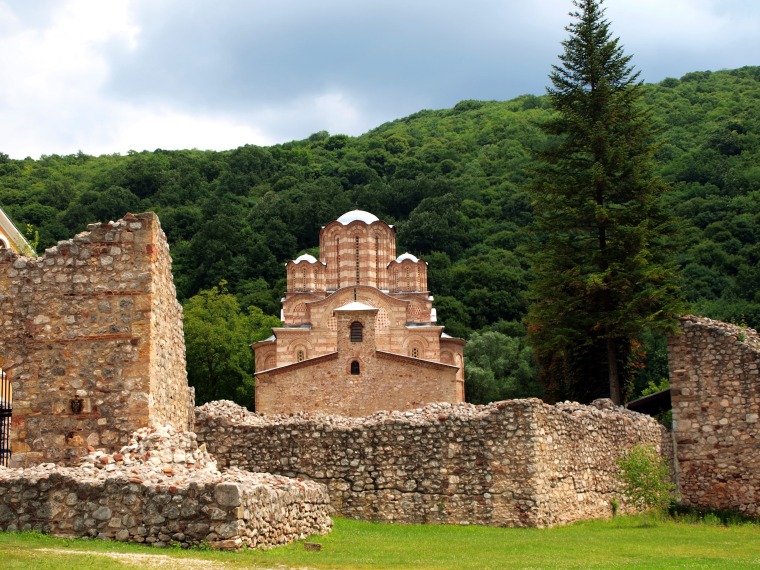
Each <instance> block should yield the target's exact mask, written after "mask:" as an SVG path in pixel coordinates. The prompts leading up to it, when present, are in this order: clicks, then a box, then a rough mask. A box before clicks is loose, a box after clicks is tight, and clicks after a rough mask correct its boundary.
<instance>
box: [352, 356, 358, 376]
mask: <svg viewBox="0 0 760 570" xmlns="http://www.w3.org/2000/svg"><path fill="white" fill-rule="evenodd" d="M359 372H360V368H359V361H358V360H354V361H352V362H351V374H353V375H354V376H357V375H358V374H359Z"/></svg>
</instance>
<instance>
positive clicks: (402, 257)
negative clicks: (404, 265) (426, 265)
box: [396, 252, 419, 263]
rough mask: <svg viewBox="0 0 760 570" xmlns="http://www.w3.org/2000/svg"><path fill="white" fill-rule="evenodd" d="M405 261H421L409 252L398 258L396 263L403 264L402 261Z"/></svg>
mask: <svg viewBox="0 0 760 570" xmlns="http://www.w3.org/2000/svg"><path fill="white" fill-rule="evenodd" d="M405 259H411V260H412V261H414V262H415V263H417V262H418V261H419V259H418V258H416V257H415V256H413V255H412V254H411V253H409V252H406V253H402V254H401V255H399V256H398V257H397V258H396V261H398V262H399V263H401V262H402V261H404V260H405Z"/></svg>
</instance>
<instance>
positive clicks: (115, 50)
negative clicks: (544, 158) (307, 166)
mask: <svg viewBox="0 0 760 570" xmlns="http://www.w3.org/2000/svg"><path fill="white" fill-rule="evenodd" d="M605 5H606V6H607V17H608V18H609V19H610V20H611V22H612V29H613V32H614V34H615V35H617V36H619V37H620V39H621V41H622V43H623V45H624V46H625V50H626V53H629V54H633V56H634V57H633V63H634V65H635V66H636V68H637V69H638V70H639V71H641V74H642V78H643V79H644V80H645V81H647V82H656V81H660V80H662V79H664V78H666V77H680V76H682V75H683V74H684V73H687V72H690V71H701V70H713V71H715V70H719V69H733V68H737V67H741V66H744V65H760V1H758V0H608V1H607V2H606V4H605ZM572 8H573V6H572V2H571V0H466V1H465V0H458V1H454V0H270V1H262V0H0V152H3V153H5V154H8V155H10V156H11V157H12V158H24V157H26V156H31V157H33V158H38V157H39V156H40V155H43V154H71V153H76V152H77V151H79V150H81V151H83V152H85V153H87V154H94V155H98V154H105V153H113V152H118V153H121V154H125V153H126V152H127V151H129V150H137V151H140V150H155V149H156V148H163V149H178V148H199V149H220V150H221V149H230V148H235V147H237V146H240V145H243V144H247V143H250V144H258V145H270V144H275V143H279V142H285V141H288V140H294V139H303V138H306V137H308V136H309V135H310V134H311V133H314V132H317V131H321V130H326V131H329V132H330V133H332V134H335V133H345V134H349V135H359V134H361V133H363V132H366V131H367V130H369V129H372V128H374V127H376V126H378V125H380V124H382V123H384V122H386V121H390V120H393V119H397V118H401V117H404V116H406V115H409V114H411V113H414V112H416V111H419V110H421V109H441V108H448V107H452V106H453V105H455V104H456V103H457V102H458V101H461V100H463V99H482V100H506V99H511V98H513V97H516V96H517V95H521V94H525V93H532V94H536V95H540V94H543V93H544V91H545V87H546V84H547V75H548V73H549V71H550V69H551V65H552V64H554V63H557V56H558V55H559V53H560V51H561V46H560V42H561V41H562V40H563V39H564V38H565V37H566V36H567V33H566V32H565V30H564V27H565V26H566V25H567V24H568V23H569V22H570V21H571V18H570V17H569V16H568V12H569V11H570V10H571V9H572Z"/></svg>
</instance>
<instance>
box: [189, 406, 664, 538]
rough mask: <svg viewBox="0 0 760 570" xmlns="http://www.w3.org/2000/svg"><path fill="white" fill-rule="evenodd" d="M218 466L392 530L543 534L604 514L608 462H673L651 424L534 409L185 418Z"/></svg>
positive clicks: (568, 409)
mask: <svg viewBox="0 0 760 570" xmlns="http://www.w3.org/2000/svg"><path fill="white" fill-rule="evenodd" d="M195 431H196V433H197V434H198V440H199V441H202V442H205V444H206V445H207V446H208V449H209V451H210V452H212V453H213V454H214V456H215V457H216V459H217V461H218V462H219V464H220V465H223V466H227V467H235V468H240V469H243V470H246V471H265V472H269V473H276V474H280V475H285V476H288V477H302V478H306V479H310V480H313V481H317V482H320V483H323V484H324V485H326V486H327V488H328V490H329V494H330V499H331V503H332V506H333V507H334V508H335V510H336V511H337V512H338V513H340V514H341V515H342V516H346V517H352V518H359V519H364V520H378V521H389V522H401V523H447V524H481V525H491V526H534V527H545V526H551V525H555V524H564V523H569V522H572V521H576V520H581V519H589V518H597V517H606V516H609V515H610V514H611V506H610V501H611V500H612V498H613V497H616V498H618V499H619V498H620V483H619V482H618V481H617V479H616V477H615V473H616V463H615V460H616V458H617V457H619V456H620V455H621V454H622V453H623V452H624V451H625V450H627V449H629V448H630V447H632V446H633V445H635V444H638V443H651V444H653V445H654V446H655V447H656V448H657V449H658V450H659V451H660V452H661V453H662V454H663V455H664V456H665V457H668V458H670V457H671V454H672V447H671V438H670V435H669V433H668V432H667V430H666V429H665V428H664V427H662V426H661V425H660V424H659V423H657V422H656V421H655V420H654V419H652V418H650V417H648V416H643V415H641V414H637V413H634V412H629V411H626V410H624V409H623V408H615V407H613V406H612V405H611V403H608V402H605V401H599V402H597V405H596V407H595V406H582V405H579V404H558V405H556V406H549V405H547V404H544V403H543V402H541V401H540V400H536V399H530V400H510V401H505V402H499V403H494V404H489V405H488V406H474V405H471V404H432V405H429V406H427V407H425V408H422V409H419V410H415V411H410V412H380V413H378V414H375V415H373V416H368V417H365V418H345V417H339V416H319V415H313V416H312V415H308V414H300V415H299V414H297V415H294V416H291V417H286V416H262V415H258V414H252V413H250V412H248V411H246V410H245V409H243V408H241V407H239V406H237V405H235V404H233V403H232V402H213V403H209V404H206V405H204V406H202V407H200V408H197V409H196V427H195Z"/></svg>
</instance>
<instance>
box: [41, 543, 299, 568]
mask: <svg viewBox="0 0 760 570" xmlns="http://www.w3.org/2000/svg"><path fill="white" fill-rule="evenodd" d="M35 550H37V551H38V552H53V553H55V554H79V555H84V556H104V557H106V558H111V559H113V560H118V561H119V562H121V563H123V564H128V565H130V566H134V567H135V568H160V569H161V570H203V569H208V570H215V569H218V570H223V569H224V568H232V566H229V565H227V564H225V563H224V562H217V561H214V560H203V559H201V558H174V557H173V556H167V555H165V554H130V553H127V552H93V551H91V550H71V549H68V548H66V549H62V548H35ZM255 568H258V569H259V570H308V569H306V568H300V569H295V568H292V569H288V568H285V567H284V566H278V567H277V568H276V569H275V568H260V567H258V566H256V567H255Z"/></svg>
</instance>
